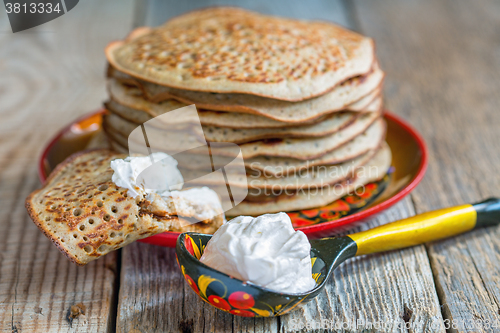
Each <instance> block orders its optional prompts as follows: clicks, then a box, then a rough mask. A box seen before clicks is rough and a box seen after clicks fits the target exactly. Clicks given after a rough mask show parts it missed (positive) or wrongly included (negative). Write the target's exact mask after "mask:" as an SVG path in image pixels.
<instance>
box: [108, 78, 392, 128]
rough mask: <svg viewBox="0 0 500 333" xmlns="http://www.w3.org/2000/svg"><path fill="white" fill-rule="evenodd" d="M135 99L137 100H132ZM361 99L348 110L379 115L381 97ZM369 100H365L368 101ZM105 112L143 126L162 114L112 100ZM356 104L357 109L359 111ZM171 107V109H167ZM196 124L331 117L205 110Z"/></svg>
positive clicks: (261, 124) (249, 124)
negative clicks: (276, 117)
mask: <svg viewBox="0 0 500 333" xmlns="http://www.w3.org/2000/svg"><path fill="white" fill-rule="evenodd" d="M125 89H128V90H130V92H131V93H132V94H133V91H134V90H135V92H137V89H136V88H130V87H126V88H125ZM378 93H380V90H377V94H378ZM133 98H137V97H133ZM364 100H365V98H363V100H361V101H359V102H357V103H356V105H357V106H356V110H353V109H354V104H352V105H351V106H349V108H350V109H351V110H350V111H358V112H361V113H366V112H379V111H380V110H381V107H382V98H381V97H380V96H375V98H374V99H370V102H364ZM367 100H368V98H367ZM166 103H167V104H169V105H170V107H168V108H166V109H165V110H169V111H171V110H175V109H177V108H178V107H179V106H180V104H178V103H176V102H173V103H171V102H170V101H168V102H166ZM104 105H105V107H106V109H107V110H109V111H110V112H112V113H115V114H117V115H119V116H120V117H122V118H124V119H127V120H128V121H130V122H133V123H136V124H142V123H144V122H146V121H148V120H150V119H152V118H154V117H157V116H159V115H161V114H162V113H159V112H160V110H157V108H156V107H155V105H154V104H148V105H150V106H152V108H151V109H149V108H146V110H138V109H133V108H131V107H129V106H125V105H122V104H120V103H118V102H116V101H114V100H113V99H111V100H109V101H107V102H106V103H104ZM358 105H359V108H358ZM170 108H171V110H170ZM198 116H199V121H200V123H201V124H202V125H207V126H218V127H226V128H237V129H258V128H283V127H287V128H290V127H296V126H304V125H312V124H318V123H320V122H322V121H324V120H325V119H327V118H328V117H331V116H333V114H327V115H325V116H321V117H319V118H315V119H312V120H307V121H303V122H299V123H285V122H282V121H277V120H273V119H270V118H266V117H262V116H258V115H254V114H249V113H237V112H219V111H207V110H198Z"/></svg>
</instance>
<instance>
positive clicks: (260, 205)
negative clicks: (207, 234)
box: [226, 144, 392, 216]
mask: <svg viewBox="0 0 500 333" xmlns="http://www.w3.org/2000/svg"><path fill="white" fill-rule="evenodd" d="M391 159H392V156H391V150H390V148H389V146H388V145H387V144H385V145H384V146H383V147H382V148H381V149H380V150H379V151H378V153H377V154H376V155H375V156H374V157H373V158H372V160H370V161H369V162H368V163H367V164H366V166H365V168H364V169H363V170H364V171H363V172H361V171H360V172H358V173H357V175H356V177H355V178H353V179H352V180H349V181H346V182H343V183H338V184H336V185H334V186H326V187H323V188H319V189H309V190H304V191H302V190H301V191H297V192H289V195H287V194H281V195H278V196H276V197H274V198H269V197H268V198H267V200H265V201H249V200H248V197H247V199H246V200H245V201H243V202H241V203H240V204H239V205H237V206H236V207H234V208H233V209H231V210H229V211H227V212H226V215H227V216H238V215H251V216H257V215H261V214H267V213H277V212H286V211H297V210H302V209H311V208H315V207H322V206H325V205H328V204H329V203H332V202H333V201H335V200H337V199H340V198H342V197H343V196H345V195H347V194H349V193H352V192H353V191H355V190H356V189H358V188H360V187H362V186H364V185H366V184H368V183H371V182H374V181H378V180H380V179H382V178H383V177H384V176H385V174H386V173H387V171H388V170H389V167H390V165H391ZM261 191H262V193H261V196H262V195H263V192H264V190H261Z"/></svg>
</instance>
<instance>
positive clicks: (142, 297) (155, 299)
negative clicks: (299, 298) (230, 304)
mask: <svg viewBox="0 0 500 333" xmlns="http://www.w3.org/2000/svg"><path fill="white" fill-rule="evenodd" d="M122 258H123V260H122V273H121V283H120V296H119V304H118V318H117V331H118V332H130V331H134V330H137V331H140V332H151V331H157V332H230V331H232V330H233V329H234V331H238V332H240V331H242V332H245V331H252V332H254V331H255V332H273V331H276V330H277V321H276V319H272V320H262V319H259V320H255V319H253V318H236V317H234V316H232V315H230V314H227V313H225V312H223V311H219V310H217V309H215V308H214V307H212V306H211V305H208V304H206V303H205V302H203V301H201V300H200V299H199V298H198V296H197V295H196V294H195V293H194V292H193V291H192V290H191V289H190V287H189V286H188V285H187V284H186V283H185V282H184V278H183V276H182V274H181V272H180V270H179V268H178V266H177V263H176V260H175V250H174V249H171V248H162V247H158V246H151V245H147V244H141V243H136V244H132V245H130V246H128V247H126V248H125V249H123V257H122Z"/></svg>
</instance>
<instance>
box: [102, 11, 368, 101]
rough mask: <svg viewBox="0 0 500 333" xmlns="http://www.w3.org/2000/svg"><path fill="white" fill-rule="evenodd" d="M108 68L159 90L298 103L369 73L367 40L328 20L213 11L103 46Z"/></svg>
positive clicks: (178, 18) (196, 13)
mask: <svg viewBox="0 0 500 333" xmlns="http://www.w3.org/2000/svg"><path fill="white" fill-rule="evenodd" d="M106 56H107V59H108V61H109V62H110V64H111V65H112V66H113V67H115V68H116V69H118V70H119V71H122V72H124V73H126V74H129V75H131V76H133V77H136V78H139V79H142V80H145V81H149V82H152V83H156V84H159V85H164V86H169V87H174V88H179V89H186V90H195V91H207V92H220V93H244V94H252V95H258V96H265V97H269V98H274V99H279V100H286V101H301V100H304V99H308V98H312V97H315V96H319V95H321V94H324V93H325V92H327V91H329V90H331V89H332V88H334V87H335V86H336V85H338V84H339V83H341V82H343V81H345V80H346V79H349V78H351V77H354V76H357V75H361V74H364V73H367V72H368V71H369V70H370V68H371V66H372V63H373V61H374V46H373V41H372V40H371V39H370V38H367V37H364V36H361V35H359V34H357V33H354V32H352V31H349V30H346V29H344V28H342V27H339V26H337V25H334V24H331V23H326V22H307V21H300V20H292V19H285V18H277V17H272V16H266V15H261V14H258V13H254V12H250V11H246V10H243V9H238V8H231V7H216V8H208V9H203V10H199V11H193V12H190V13H187V14H185V15H181V16H179V17H177V18H174V19H172V20H170V21H168V22H167V23H165V24H164V25H162V26H160V27H158V28H155V29H149V28H139V29H136V30H135V31H133V32H132V34H131V35H130V36H129V37H128V38H127V39H126V40H125V41H118V42H113V43H111V44H110V45H108V47H107V48H106Z"/></svg>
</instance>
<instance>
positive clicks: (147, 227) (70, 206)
mask: <svg viewBox="0 0 500 333" xmlns="http://www.w3.org/2000/svg"><path fill="white" fill-rule="evenodd" d="M124 157H126V155H121V154H117V153H115V152H112V151H109V150H104V149H99V150H90V151H84V152H80V153H76V154H74V155H72V156H70V157H69V158H67V159H66V160H65V161H64V162H62V163H61V164H59V165H58V166H57V168H56V169H55V170H54V171H53V172H52V173H51V175H50V177H49V178H48V179H47V182H46V184H45V185H44V186H43V187H42V188H41V189H39V190H36V191H34V192H33V193H31V194H30V196H29V197H28V198H27V199H26V208H27V210H28V213H29V215H30V217H31V218H32V220H33V222H34V223H35V224H36V225H37V227H38V228H39V229H40V230H41V231H42V232H43V233H44V234H45V235H46V236H47V237H48V238H49V239H50V240H51V241H52V242H53V243H54V245H55V246H56V247H57V248H58V249H59V250H60V251H61V252H63V253H64V254H65V255H66V256H67V257H68V258H69V259H70V260H71V261H73V262H74V263H76V264H78V265H85V264H87V263H88V262H90V261H92V260H95V259H97V258H99V257H101V256H103V255H105V254H107V253H109V252H110V251H113V250H116V249H119V248H121V247H123V246H125V245H127V244H130V243H131V242H133V241H135V240H138V239H141V238H145V237H149V236H152V235H155V234H158V233H161V232H165V231H179V232H184V231H196V232H202V233H213V232H215V231H216V230H217V229H218V228H219V226H220V225H222V223H223V221H224V213H223V210H222V208H220V207H218V206H216V205H212V204H209V203H207V202H202V201H200V202H196V203H193V202H192V201H191V200H187V199H186V198H184V197H182V196H172V197H170V198H163V197H162V198H159V197H158V196H154V197H149V196H144V195H139V196H137V197H135V198H134V197H132V196H131V195H129V192H128V191H127V189H126V188H122V187H119V186H117V185H116V184H115V183H114V182H113V181H112V175H113V170H112V169H111V167H110V163H111V161H113V160H115V159H120V158H124ZM198 212H203V215H202V216H203V217H206V216H207V214H208V216H210V217H209V218H207V219H205V220H202V221H200V222H198V223H193V219H197V218H200V216H199V215H197V214H201V213H198Z"/></svg>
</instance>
